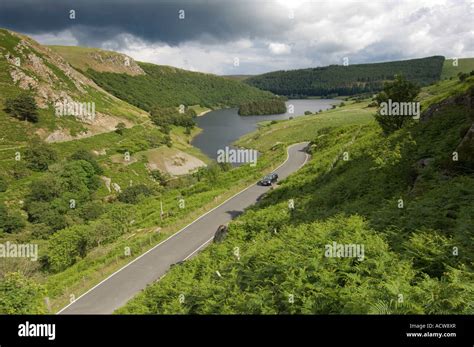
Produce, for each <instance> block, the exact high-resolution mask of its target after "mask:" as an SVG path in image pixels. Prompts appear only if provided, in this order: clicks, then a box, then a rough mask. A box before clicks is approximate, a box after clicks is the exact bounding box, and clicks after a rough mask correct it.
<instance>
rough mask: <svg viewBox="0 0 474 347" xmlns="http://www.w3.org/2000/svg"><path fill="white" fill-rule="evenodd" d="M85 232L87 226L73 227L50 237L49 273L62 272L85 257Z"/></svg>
mask: <svg viewBox="0 0 474 347" xmlns="http://www.w3.org/2000/svg"><path fill="white" fill-rule="evenodd" d="M87 232H88V227H87V226H85V225H75V226H72V227H70V228H67V229H63V230H61V231H58V232H57V233H56V234H54V235H53V236H51V238H50V240H49V251H48V255H47V266H48V267H49V270H50V271H52V272H59V271H63V270H65V269H66V268H68V267H69V266H71V265H73V264H74V263H75V262H76V261H77V260H78V259H79V258H82V257H84V256H85V255H86V249H87V240H86V235H87Z"/></svg>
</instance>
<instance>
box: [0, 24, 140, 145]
mask: <svg viewBox="0 0 474 347" xmlns="http://www.w3.org/2000/svg"><path fill="white" fill-rule="evenodd" d="M0 71H1V72H0V122H1V124H2V127H1V129H0V139H1V142H0V149H1V147H2V146H4V147H7V148H8V147H12V146H14V145H22V144H24V143H25V141H26V140H27V139H29V138H32V137H33V136H35V135H36V136H39V137H40V138H42V139H46V140H47V141H50V142H53V141H58V140H62V139H72V138H73V137H74V136H77V135H80V136H90V135H93V134H97V133H101V132H107V131H111V130H113V129H114V127H115V125H116V124H117V123H119V122H124V123H126V125H127V126H132V125H133V124H136V123H140V122H142V121H143V120H145V119H146V118H147V115H146V113H145V112H144V111H143V110H140V109H138V108H136V107H134V106H132V105H129V104H127V103H126V102H124V101H122V100H120V99H118V98H116V97H114V96H112V95H111V94H109V93H107V92H106V91H104V90H103V89H101V88H100V87H98V86H97V85H96V84H95V83H94V82H93V81H92V80H90V79H89V78H87V77H86V76H84V75H82V74H81V73H79V72H77V71H76V70H74V69H73V68H72V67H71V66H70V65H69V64H68V63H67V62H66V61H65V60H64V59H63V58H62V57H61V56H59V55H58V54H56V53H54V52H53V51H51V50H50V49H48V48H47V47H45V46H42V45H40V44H38V43H37V42H35V41H34V40H32V39H30V38H28V37H26V36H24V35H21V34H17V33H14V32H12V31H8V30H5V29H0ZM25 91H26V92H30V93H32V94H33V96H34V97H35V99H36V103H37V104H38V106H39V121H38V122H37V123H34V124H33V123H25V122H21V121H18V120H16V119H13V118H12V117H11V116H9V115H8V114H6V113H5V111H4V106H5V101H6V99H7V98H14V97H16V96H18V95H19V94H20V93H22V92H25ZM64 99H66V100H68V101H74V102H90V103H92V102H94V103H95V107H96V108H95V109H96V114H97V117H96V120H95V122H92V123H91V124H85V123H83V122H81V121H79V120H78V119H77V118H75V117H73V116H64V117H58V116H56V115H55V110H54V105H55V103H56V102H57V101H63V100H64Z"/></svg>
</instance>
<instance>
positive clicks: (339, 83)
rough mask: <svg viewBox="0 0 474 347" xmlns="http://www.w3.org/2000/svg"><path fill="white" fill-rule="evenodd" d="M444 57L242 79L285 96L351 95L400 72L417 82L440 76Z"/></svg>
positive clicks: (425, 82)
mask: <svg viewBox="0 0 474 347" xmlns="http://www.w3.org/2000/svg"><path fill="white" fill-rule="evenodd" d="M443 62H444V57H442V56H433V57H429V58H422V59H411V60H404V61H393V62H386V63H374V64H355V65H349V66H343V65H330V66H326V67H318V68H310V69H299V70H290V71H275V72H270V73H266V74H262V75H257V76H253V77H250V78H248V79H246V80H245V81H244V82H245V83H247V84H249V85H251V86H254V87H257V88H260V89H263V90H268V91H270V92H272V93H275V94H279V95H286V96H328V95H336V94H337V95H354V94H360V93H371V92H377V91H379V90H381V88H382V87H383V84H384V82H385V81H387V80H391V79H393V78H394V76H395V75H396V74H403V75H404V76H405V77H406V78H407V79H409V80H410V81H413V82H416V83H418V84H419V85H422V86H424V85H428V84H430V83H433V82H436V81H438V80H439V79H440V76H441V71H442V68H443Z"/></svg>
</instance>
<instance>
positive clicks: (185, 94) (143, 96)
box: [51, 46, 275, 111]
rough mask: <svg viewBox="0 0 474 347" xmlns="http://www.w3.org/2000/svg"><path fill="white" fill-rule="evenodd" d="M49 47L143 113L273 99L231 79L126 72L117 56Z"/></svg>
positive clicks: (148, 69) (138, 67) (142, 69)
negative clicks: (160, 108)
mask: <svg viewBox="0 0 474 347" xmlns="http://www.w3.org/2000/svg"><path fill="white" fill-rule="evenodd" d="M51 48H52V49H53V50H55V51H56V52H58V53H59V54H61V55H62V56H63V57H64V58H65V59H66V60H68V61H69V63H70V64H71V65H73V66H74V67H75V68H77V69H79V70H81V71H82V72H83V73H84V74H86V75H88V76H89V77H90V78H91V79H93V80H94V81H95V82H96V83H97V84H98V85H100V86H101V87H102V88H104V89H105V90H107V91H108V92H110V93H111V94H113V95H115V96H116V97H118V98H120V99H122V100H125V101H127V102H128V103H130V104H132V105H135V106H137V107H140V108H142V109H144V110H147V111H149V110H151V109H152V108H153V107H156V106H160V107H178V106H179V105H185V106H194V105H200V106H203V107H206V108H218V107H229V106H238V105H240V104H241V103H244V102H249V101H255V100H261V99H271V98H275V96H274V95H273V94H271V93H269V92H265V91H262V90H259V89H257V88H254V87H251V86H249V85H247V84H244V83H241V82H239V81H237V80H235V79H230V78H225V77H220V76H216V75H212V74H206V73H200V72H192V71H186V70H183V69H178V68H175V67H171V66H162V65H155V64H150V63H141V62H138V63H137V64H134V65H133V66H132V65H130V66H129V67H128V69H127V68H126V67H124V65H125V61H124V60H123V59H121V58H117V57H116V56H115V54H117V53H113V52H112V53H111V52H107V51H101V50H98V49H84V48H78V47H60V46H52V47H51ZM128 64H129V63H127V65H128ZM132 67H133V73H131V68H132Z"/></svg>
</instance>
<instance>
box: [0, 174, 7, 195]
mask: <svg viewBox="0 0 474 347" xmlns="http://www.w3.org/2000/svg"><path fill="white" fill-rule="evenodd" d="M7 189H8V182H7V179H6V178H5V177H3V176H0V193H1V192H6V191H7Z"/></svg>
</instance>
